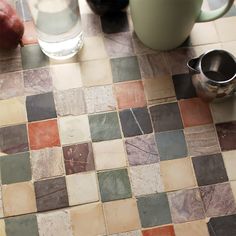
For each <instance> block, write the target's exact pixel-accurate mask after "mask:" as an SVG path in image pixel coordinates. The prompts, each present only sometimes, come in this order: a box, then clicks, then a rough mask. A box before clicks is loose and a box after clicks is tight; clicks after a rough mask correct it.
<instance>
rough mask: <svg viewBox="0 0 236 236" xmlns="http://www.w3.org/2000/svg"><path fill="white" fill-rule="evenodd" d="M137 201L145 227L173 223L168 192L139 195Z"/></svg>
mask: <svg viewBox="0 0 236 236" xmlns="http://www.w3.org/2000/svg"><path fill="white" fill-rule="evenodd" d="M137 203H138V210H139V216H140V219H141V224H142V227H143V228H148V227H153V226H158V225H164V224H169V223H171V215H170V208H169V203H168V199H167V195H166V193H157V194H151V195H147V196H143V197H139V198H138V202H137Z"/></svg>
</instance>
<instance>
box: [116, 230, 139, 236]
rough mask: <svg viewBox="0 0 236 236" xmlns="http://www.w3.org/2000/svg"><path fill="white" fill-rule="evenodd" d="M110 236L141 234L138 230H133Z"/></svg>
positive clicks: (134, 235)
mask: <svg viewBox="0 0 236 236" xmlns="http://www.w3.org/2000/svg"><path fill="white" fill-rule="evenodd" d="M111 236H142V233H141V231H140V230H135V231H130V232H125V233H118V234H112V235H111Z"/></svg>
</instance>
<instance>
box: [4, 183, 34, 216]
mask: <svg viewBox="0 0 236 236" xmlns="http://www.w3.org/2000/svg"><path fill="white" fill-rule="evenodd" d="M16 193H17V194H16ZM2 198H3V206H4V215H5V216H15V215H21V214H27V213H32V212H36V211H37V208H36V201H35V192H34V186H33V184H32V183H31V182H21V183H17V184H10V185H3V186H2Z"/></svg>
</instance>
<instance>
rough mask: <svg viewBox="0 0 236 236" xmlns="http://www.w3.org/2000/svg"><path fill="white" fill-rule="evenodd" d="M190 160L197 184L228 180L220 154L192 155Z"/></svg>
mask: <svg viewBox="0 0 236 236" xmlns="http://www.w3.org/2000/svg"><path fill="white" fill-rule="evenodd" d="M192 161H193V167H194V170H195V174H196V178H197V182H198V185H199V186H203V185H209V184H216V183H222V182H226V181H228V176H227V174H226V169H225V166H224V161H223V158H222V155H221V154H213V155H208V156H202V157H193V158H192Z"/></svg>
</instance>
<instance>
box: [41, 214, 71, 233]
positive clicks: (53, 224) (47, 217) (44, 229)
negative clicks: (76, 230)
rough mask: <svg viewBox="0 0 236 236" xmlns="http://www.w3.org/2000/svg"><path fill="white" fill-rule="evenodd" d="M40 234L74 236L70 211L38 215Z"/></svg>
mask: <svg viewBox="0 0 236 236" xmlns="http://www.w3.org/2000/svg"><path fill="white" fill-rule="evenodd" d="M37 222H38V228H39V235H40V236H45V235H58V236H65V235H66V236H72V228H71V223H70V215H69V212H68V211H63V210H62V211H55V212H50V213H45V214H38V215H37Z"/></svg>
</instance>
